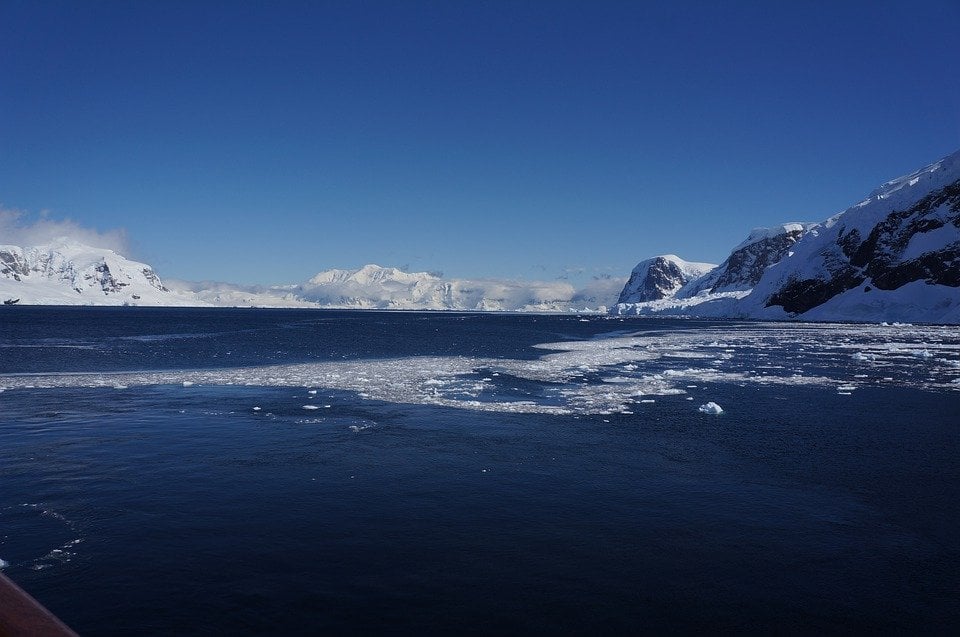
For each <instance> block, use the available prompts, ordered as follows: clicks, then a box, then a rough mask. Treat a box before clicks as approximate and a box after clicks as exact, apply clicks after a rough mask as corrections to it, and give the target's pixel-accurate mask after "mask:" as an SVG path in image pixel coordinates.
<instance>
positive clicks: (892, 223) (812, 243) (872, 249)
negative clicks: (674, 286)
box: [613, 151, 960, 323]
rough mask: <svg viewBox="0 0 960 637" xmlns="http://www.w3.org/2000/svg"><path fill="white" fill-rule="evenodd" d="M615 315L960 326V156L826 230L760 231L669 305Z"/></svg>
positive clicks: (651, 304)
mask: <svg viewBox="0 0 960 637" xmlns="http://www.w3.org/2000/svg"><path fill="white" fill-rule="evenodd" d="M624 291H625V292H626V289H625V290H624ZM613 312H615V313H620V314H635V313H636V314H648V313H652V314H662V313H668V314H681V315H686V316H707V317H720V316H725V317H736V318H761V319H787V318H802V319H811V320H844V321H846V320H860V321H863V320H866V321H884V320H887V321H917V322H935V323H960V151H958V152H956V153H954V154H952V155H949V156H947V157H945V158H943V159H942V160H940V161H938V162H935V163H933V164H930V165H928V166H925V167H924V168H921V169H920V170H918V171H916V172H914V173H911V174H909V175H906V176H904V177H900V178H897V179H894V180H892V181H889V182H887V183H886V184H884V185H883V186H881V187H880V188H878V189H877V190H875V191H874V192H873V193H871V194H870V195H869V196H868V197H867V199H865V200H863V201H861V202H860V203H858V204H856V205H854V206H851V207H850V208H848V209H847V210H845V211H843V212H841V213H839V214H836V215H834V216H833V217H831V218H829V219H827V220H826V221H824V222H822V223H818V224H784V225H783V226H780V227H778V228H774V229H772V230H766V231H760V232H758V231H754V233H751V236H750V238H748V239H747V241H745V242H744V243H742V244H741V245H739V246H737V247H736V248H734V250H733V252H732V253H731V255H730V257H729V258H728V259H727V260H726V261H725V262H724V263H723V264H721V265H720V266H719V267H718V268H716V269H715V270H713V271H711V272H710V273H708V274H706V275H705V276H703V277H701V278H700V279H697V280H694V281H692V282H690V283H688V284H687V285H685V286H684V287H683V288H681V289H679V290H677V291H676V292H675V293H674V294H673V295H672V296H668V297H665V298H663V299H660V300H651V301H648V302H641V303H621V304H618V305H617V306H616V307H615V308H614V310H613Z"/></svg>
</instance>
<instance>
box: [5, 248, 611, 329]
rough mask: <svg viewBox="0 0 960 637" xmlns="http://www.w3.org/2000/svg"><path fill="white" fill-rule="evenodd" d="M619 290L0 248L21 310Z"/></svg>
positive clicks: (607, 284)
mask: <svg viewBox="0 0 960 637" xmlns="http://www.w3.org/2000/svg"><path fill="white" fill-rule="evenodd" d="M622 285H623V279H622V278H612V277H606V278H604V277H601V278H597V279H595V280H594V281H592V282H591V283H590V284H588V285H587V286H585V287H583V288H580V289H576V288H574V286H572V285H571V284H569V283H568V282H566V281H503V280H496V279H446V278H443V277H442V276H440V275H437V274H432V273H428V272H405V271H402V270H399V269H397V268H384V267H380V266H378V265H366V266H364V267H362V268H359V269H357V270H327V271H325V272H320V273H319V274H317V275H316V276H314V277H313V278H311V279H310V280H309V281H306V282H305V283H302V284H299V285H278V286H245V285H236V284H231V283H218V282H189V281H177V280H172V281H168V282H167V284H166V285H164V284H163V283H162V282H161V281H160V278H159V277H158V276H157V275H156V273H155V272H154V271H153V268H151V267H150V266H149V265H146V264H144V263H139V262H136V261H131V260H130V259H127V258H125V257H123V256H121V255H119V254H117V253H116V252H114V251H112V250H108V249H104V248H94V247H90V246H87V245H83V244H81V243H79V242H77V241H74V240H70V239H58V240H55V241H53V242H50V243H49V244H46V245H42V246H34V247H20V246H14V245H0V300H4V301H5V300H10V301H14V300H19V301H18V302H19V303H21V304H23V305H194V306H207V305H219V306H232V307H313V308H359V309H404V310H497V311H532V312H569V311H600V312H605V311H606V308H607V307H608V306H610V305H612V303H613V301H614V300H615V299H616V295H617V291H618V290H619V289H620V287H621V286H622Z"/></svg>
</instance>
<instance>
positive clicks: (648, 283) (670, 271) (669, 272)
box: [617, 254, 717, 303]
mask: <svg viewBox="0 0 960 637" xmlns="http://www.w3.org/2000/svg"><path fill="white" fill-rule="evenodd" d="M716 267H717V266H716V264H714V263H691V262H689V261H684V260H683V259H681V258H680V257H678V256H676V255H674V254H664V255H660V256H658V257H653V258H652V259H647V260H645V261H641V262H640V263H638V264H637V267H635V268H634V269H633V272H631V273H630V278H629V279H628V280H627V284H626V285H625V286H624V287H623V291H621V292H620V297H619V298H618V299H617V303H643V302H645V301H659V300H660V299H665V298H670V297H672V296H674V295H676V294H677V291H679V290H680V288H682V287H683V286H685V285H687V284H688V283H690V282H691V281H695V280H700V279H702V278H703V277H704V275H705V274H707V273H708V272H710V271H711V270H713V269H714V268H716Z"/></svg>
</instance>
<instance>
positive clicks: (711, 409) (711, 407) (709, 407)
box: [697, 401, 723, 416]
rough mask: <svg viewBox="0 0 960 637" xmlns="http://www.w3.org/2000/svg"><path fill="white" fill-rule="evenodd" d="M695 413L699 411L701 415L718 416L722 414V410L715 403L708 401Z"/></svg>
mask: <svg viewBox="0 0 960 637" xmlns="http://www.w3.org/2000/svg"><path fill="white" fill-rule="evenodd" d="M697 411H699V412H700V413H702V414H712V415H714V416H719V415H720V414H722V413H723V408H722V407H721V406H720V405H718V404H717V403H715V402H713V401H710V402H708V403H707V404H705V405H700V409H698V410H697Z"/></svg>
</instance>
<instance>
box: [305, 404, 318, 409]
mask: <svg viewBox="0 0 960 637" xmlns="http://www.w3.org/2000/svg"><path fill="white" fill-rule="evenodd" d="M303 408H304V409H320V408H319V407H317V406H316V405H304V406H303Z"/></svg>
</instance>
